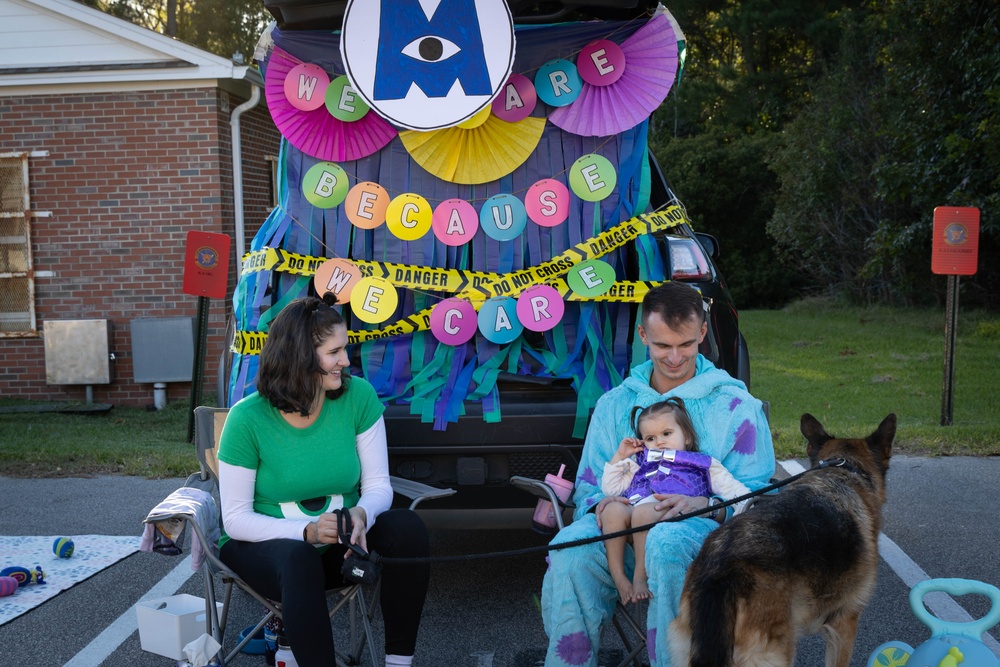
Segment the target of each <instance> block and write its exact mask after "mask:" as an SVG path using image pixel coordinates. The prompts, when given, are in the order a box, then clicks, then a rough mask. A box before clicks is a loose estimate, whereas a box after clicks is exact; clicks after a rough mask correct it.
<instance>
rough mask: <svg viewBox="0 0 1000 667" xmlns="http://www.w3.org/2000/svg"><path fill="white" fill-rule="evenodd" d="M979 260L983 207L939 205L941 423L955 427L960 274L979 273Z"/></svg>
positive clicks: (936, 268) (935, 256)
mask: <svg viewBox="0 0 1000 667" xmlns="http://www.w3.org/2000/svg"><path fill="white" fill-rule="evenodd" d="M978 262H979V209H978V208H972V207H956V206H938V207H937V208H935V209H934V242H933V245H932V254H931V271H932V272H933V273H936V274H938V275H946V276H948V293H947V297H946V301H945V324H944V337H945V343H944V381H943V383H942V387H941V426H951V423H952V420H953V416H954V412H955V410H954V408H955V406H954V398H955V337H956V333H957V330H958V277H959V276H971V275H975V273H976V270H977V268H978V266H977V265H978Z"/></svg>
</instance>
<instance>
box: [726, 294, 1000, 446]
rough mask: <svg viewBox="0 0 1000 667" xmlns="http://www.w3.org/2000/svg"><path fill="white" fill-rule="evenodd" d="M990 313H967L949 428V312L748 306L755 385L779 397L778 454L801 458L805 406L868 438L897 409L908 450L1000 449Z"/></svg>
mask: <svg viewBox="0 0 1000 667" xmlns="http://www.w3.org/2000/svg"><path fill="white" fill-rule="evenodd" d="M984 324H986V325H987V328H989V327H990V326H991V325H992V327H993V329H994V330H996V329H997V328H998V327H996V324H997V322H996V320H990V319H988V318H987V316H986V315H985V314H984V313H983V312H982V311H962V312H960V313H959V324H958V329H957V334H958V336H957V343H956V353H955V387H954V403H953V405H954V417H953V423H952V425H951V426H941V425H940V422H941V403H942V377H943V364H944V326H945V316H944V313H943V311H941V310H932V309H900V308H893V307H886V306H876V307H858V306H844V305H842V303H838V302H836V301H832V300H828V299H811V300H807V301H799V302H796V303H793V304H791V305H790V306H788V307H786V308H785V309H783V310H776V311H774V310H772V311H763V310H745V311H743V312H742V313H741V317H740V325H741V328H742V330H743V334H744V335H745V336H746V339H747V344H748V346H749V349H750V364H751V369H752V391H753V393H754V395H755V396H757V397H758V398H760V399H761V400H766V401H770V403H771V432H772V435H773V436H774V439H775V448H776V450H777V452H778V457H779V458H787V457H802V456H803V455H804V439H803V438H802V436H801V434H800V431H799V420H800V418H801V416H802V414H803V413H806V412H808V413H810V414H812V415H814V416H815V417H816V418H817V419H819V420H820V422H822V423H823V425H824V426H825V427H826V429H827V431H828V432H830V433H832V434H834V435H844V436H859V437H863V436H865V435H868V434H869V433H870V432H871V431H872V430H873V429H874V428H875V426H877V425H878V423H879V422H880V421H881V420H882V418H883V417H885V416H886V415H887V414H889V413H890V412H895V413H896V415H897V417H898V419H899V428H898V432H897V436H896V445H895V446H896V450H897V451H902V452H906V453H910V454H974V455H990V456H993V455H997V454H1000V416H998V413H997V411H996V410H995V408H994V403H995V402H996V388H995V387H996V379H995V377H994V373H993V369H995V368H996V367H997V364H998V363H1000V346H998V345H997V344H996V340H995V339H990V338H988V337H985V336H982V335H980V334H979V331H980V328H981V327H982V325H984Z"/></svg>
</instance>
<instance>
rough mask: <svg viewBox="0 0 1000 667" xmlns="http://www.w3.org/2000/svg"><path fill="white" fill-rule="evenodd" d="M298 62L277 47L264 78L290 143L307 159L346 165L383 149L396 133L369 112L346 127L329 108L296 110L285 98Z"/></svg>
mask: <svg viewBox="0 0 1000 667" xmlns="http://www.w3.org/2000/svg"><path fill="white" fill-rule="evenodd" d="M301 62H302V61H300V60H299V59H298V58H296V57H295V56H293V55H291V54H290V53H288V52H287V51H283V50H282V49H279V48H278V47H274V51H273V52H272V54H271V57H270V58H269V59H268V63H267V73H266V75H265V77H264V96H265V97H266V98H267V108H268V109H270V110H271V118H272V119H274V124H275V125H276V126H277V127H278V130H280V131H281V134H282V135H284V137H285V138H286V139H288V142H289V143H290V144H292V145H293V146H295V147H296V148H298V149H299V150H300V151H302V152H303V153H305V154H306V155H311V156H312V157H315V158H319V159H320V160H329V161H331V162H346V161H350V160H359V159H361V158H363V157H366V156H368V155H371V154H372V153H375V152H376V151H378V150H381V149H382V148H384V147H385V146H386V145H387V144H388V143H389V142H390V141H392V139H393V137H395V136H396V134H397V132H396V129H395V128H394V127H393V126H392V125H390V124H389V123H387V122H386V121H385V120H383V119H382V118H381V117H379V115H378V114H376V113H375V112H373V111H369V112H368V113H367V114H365V116H364V117H363V118H361V119H360V120H356V121H354V122H351V123H345V122H344V121H342V120H338V119H336V118H334V117H333V116H331V115H330V112H329V111H327V110H326V106H321V107H320V108H318V109H314V110H313V111H303V110H301V109H296V108H295V107H294V106H292V103H291V102H289V101H288V98H286V97H285V76H286V75H287V74H288V72H289V71H291V69H292V68H293V67H295V66H296V65H298V64H299V63H301Z"/></svg>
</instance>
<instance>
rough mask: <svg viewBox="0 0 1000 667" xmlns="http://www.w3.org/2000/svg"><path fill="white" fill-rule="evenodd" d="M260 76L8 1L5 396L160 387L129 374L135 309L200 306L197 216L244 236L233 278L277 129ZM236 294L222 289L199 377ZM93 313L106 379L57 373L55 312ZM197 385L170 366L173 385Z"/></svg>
mask: <svg viewBox="0 0 1000 667" xmlns="http://www.w3.org/2000/svg"><path fill="white" fill-rule="evenodd" d="M260 84H261V79H260V75H259V73H258V72H257V71H256V69H254V68H251V67H247V66H245V65H241V64H238V63H234V62H232V61H230V60H227V59H225V58H221V57H219V56H215V55H213V54H210V53H208V52H205V51H202V50H200V49H197V48H194V47H191V46H188V45H186V44H182V43H180V42H177V41H175V40H173V39H170V38H167V37H164V36H163V35H160V34H157V33H155V32H152V31H149V30H146V29H143V28H139V27H136V26H134V25H132V24H129V23H127V22H124V21H121V20H118V19H115V18H113V17H111V16H108V15H105V14H103V13H101V12H99V11H96V10H93V9H90V8H88V7H86V6H84V5H81V4H78V3H76V2H72V1H71V0H0V397H3V398H20V399H30V400H46V401H52V400H70V401H82V400H85V399H88V400H94V401H96V402H102V403H112V404H118V405H147V404H150V403H152V402H153V386H152V384H150V383H145V382H136V381H135V372H134V371H135V369H134V367H133V362H134V360H135V359H134V357H133V345H134V341H133V336H132V331H131V323H132V321H133V320H135V319H137V318H171V319H173V320H174V321H175V322H176V318H192V319H193V318H195V316H196V314H197V310H198V297H196V296H191V295H188V294H184V293H183V292H182V277H183V258H184V250H185V245H186V239H187V233H188V231H190V230H198V231H205V232H217V233H224V234H228V235H229V236H230V237H231V238H232V239H233V243H232V252H231V253H230V255H231V256H230V257H229V258H228V263H229V265H230V267H233V268H230V275H229V293H230V295H231V294H232V290H233V287H234V285H235V282H236V277H235V256H236V254H237V253H238V252H241V251H240V250H238V248H237V245H238V244H237V241H238V240H240V239H237V238H236V235H237V229H239V230H241V231H242V229H243V228H244V225H245V227H246V238H247V239H249V238H251V237H252V234H253V232H254V231H255V230H256V228H257V227H258V226H259V224H260V223H261V222H262V221H263V220H264V218H265V217H266V216H267V214H268V212H269V211H270V209H271V206H272V192H271V187H272V165H273V164H274V157H275V156H276V155H277V152H278V144H279V139H280V135H279V134H278V131H277V129H276V128H275V127H274V124H273V122H272V121H271V118H270V115H269V114H268V111H267V105H266V104H265V103H264V102H263V101H262V97H263V96H262V95H260V94H259V91H260ZM255 89H256V91H257V92H256V93H255V92H254V90H255ZM248 100H249V102H248ZM254 103H256V104H254ZM251 104H254V105H253V106H252V107H251ZM240 105H243V106H242V107H240ZM238 107H239V108H238ZM234 128H235V129H234ZM233 136H236V138H237V143H238V144H239V154H240V160H239V161H238V162H236V161H234V160H233V144H234V141H233ZM234 171H235V172H236V173H239V172H240V171H242V178H241V179H240V181H241V183H240V185H241V188H240V189H236V188H235V187H234V176H233V175H234ZM240 199H242V206H241V207H240V209H241V211H240V212H241V213H242V215H237V210H236V203H235V202H237V201H239V200H240ZM244 221H245V223H244ZM230 311H231V299H229V298H227V299H226V300H225V301H222V300H217V299H216V300H212V301H211V305H210V308H209V312H210V317H209V327H208V346H207V355H206V364H205V382H204V388H205V389H204V390H205V391H206V392H214V391H215V387H216V380H217V373H218V365H219V360H220V359H221V358H222V357H223V350H224V347H225V345H224V338H225V330H226V321H227V316H228V313H229V312H230ZM92 320H97V321H102V320H103V321H105V324H104V326H105V327H106V329H107V332H108V338H109V342H108V345H107V347H108V357H110V356H111V355H113V356H114V359H113V360H110V359H109V361H108V363H107V366H108V378H107V381H106V382H103V381H99V382H98V383H96V384H93V385H91V384H89V383H90V381H91V379H90V377H89V376H88V377H87V380H86V382H87V383H88V384H86V385H83V384H60V383H59V382H61V381H64V380H65V378H66V377H67V374H63V373H59V372H54V369H53V366H55V365H56V364H57V363H62V364H63V365H66V364H65V362H60V361H59V360H60V359H65V358H66V357H65V356H61V355H65V354H66V353H67V350H66V349H65V347H66V343H65V342H63V343H61V344H60V345H61V347H62V349H59V350H55V349H53V348H52V346H53V345H55V343H54V342H53V341H54V339H55V336H51V337H50V341H49V343H48V345H47V344H46V341H45V338H46V334H45V331H46V329H47V328H48V327H47V326H46V324H45V323H46V322H49V323H51V324H53V326H54V323H77V322H80V321H92ZM144 324H148V323H144ZM52 330H53V331H55V330H56V329H55V328H53V329H52ZM192 338H193V339H194V338H195V336H192ZM73 345H76V343H75V342H74V341H73V339H72V338H71V339H70V347H72V346H73ZM83 347H84V345H83V342H82V341H81V345H80V351H81V353H83V352H84V351H85V350H84V349H83ZM47 348H49V349H47ZM86 352H87V353H88V354H92V352H91V351H89V350H88V351H86ZM73 356H75V355H73V352H72V350H71V351H70V357H73ZM47 359H48V363H47ZM143 363H145V362H143ZM55 370H58V369H55ZM88 372H89V371H88ZM68 375H69V376H72V373H70V374H68ZM139 379H142V378H139ZM190 389H191V385H190V382H184V381H177V382H172V383H168V384H167V387H166V395H167V400H169V401H176V400H181V399H184V398H185V397H187V396H188V395H189V392H190ZM161 396H162V394H161Z"/></svg>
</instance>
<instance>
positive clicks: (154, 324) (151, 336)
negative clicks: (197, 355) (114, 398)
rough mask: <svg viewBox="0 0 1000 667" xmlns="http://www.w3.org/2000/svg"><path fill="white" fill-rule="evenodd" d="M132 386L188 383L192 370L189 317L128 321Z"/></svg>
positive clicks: (192, 345) (191, 320)
mask: <svg viewBox="0 0 1000 667" xmlns="http://www.w3.org/2000/svg"><path fill="white" fill-rule="evenodd" d="M131 328H132V378H133V381H134V382H137V383H143V382H190V381H191V371H192V367H193V366H194V339H195V329H194V318H193V317H144V318H140V319H135V320H132V322H131Z"/></svg>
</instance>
